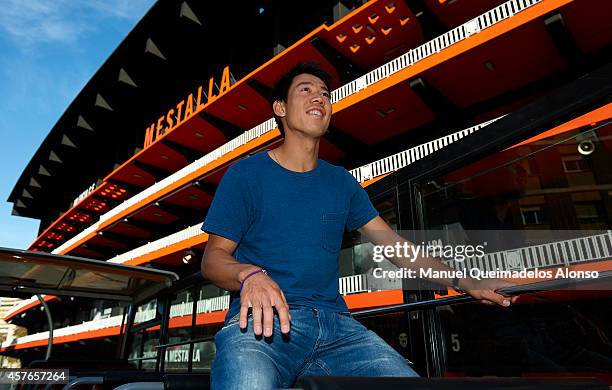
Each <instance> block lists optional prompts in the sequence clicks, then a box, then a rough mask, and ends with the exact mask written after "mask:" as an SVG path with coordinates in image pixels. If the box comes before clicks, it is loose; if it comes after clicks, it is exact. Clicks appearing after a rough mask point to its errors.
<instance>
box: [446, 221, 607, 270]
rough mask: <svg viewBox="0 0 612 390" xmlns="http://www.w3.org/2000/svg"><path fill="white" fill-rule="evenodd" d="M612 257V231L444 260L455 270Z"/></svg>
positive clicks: (557, 264) (558, 264)
mask: <svg viewBox="0 0 612 390" xmlns="http://www.w3.org/2000/svg"><path fill="white" fill-rule="evenodd" d="M610 258H612V231H611V230H608V231H607V232H605V233H600V234H595V235H591V236H585V237H577V238H571V239H567V240H561V241H554V242H549V243H545V244H538V245H531V246H525V247H521V248H516V249H509V250H502V251H497V252H491V253H485V254H484V256H482V257H476V256H472V257H467V258H466V259H465V261H463V262H458V261H455V260H444V261H443V262H444V263H445V264H446V265H448V266H449V267H452V268H454V269H462V270H463V269H471V268H478V269H480V270H483V271H496V270H502V271H510V270H519V269H535V268H546V267H563V266H569V265H574V264H578V263H584V262H588V261H597V260H607V259H610Z"/></svg>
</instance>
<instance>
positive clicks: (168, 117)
mask: <svg viewBox="0 0 612 390" xmlns="http://www.w3.org/2000/svg"><path fill="white" fill-rule="evenodd" d="M172 114H174V108H171V109H170V110H168V114H166V123H167V124H168V129H171V128H172V126H174V119H172Z"/></svg>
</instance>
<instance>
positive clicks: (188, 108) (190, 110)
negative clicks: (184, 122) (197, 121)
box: [185, 93, 193, 119]
mask: <svg viewBox="0 0 612 390" xmlns="http://www.w3.org/2000/svg"><path fill="white" fill-rule="evenodd" d="M191 115H193V94H192V93H190V94H189V96H187V105H186V106H185V119H187V118H189V117H190V116H191Z"/></svg>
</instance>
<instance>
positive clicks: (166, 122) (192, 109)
mask: <svg viewBox="0 0 612 390" xmlns="http://www.w3.org/2000/svg"><path fill="white" fill-rule="evenodd" d="M230 80H231V78H230V70H229V66H226V67H225V68H223V74H222V75H221V85H220V86H219V93H218V94H217V95H215V94H214V85H215V80H214V78H212V77H211V78H210V79H209V80H208V95H204V96H202V92H203V89H204V88H203V86H202V85H200V86H199V87H198V92H197V93H196V94H195V96H196V97H194V94H193V93H190V94H189V96H187V97H186V98H185V99H183V100H181V101H180V102H178V103H177V105H176V106H175V107H172V108H170V109H169V110H168V112H167V113H166V114H165V115H162V116H160V117H159V118H158V119H157V121H155V122H153V123H151V125H150V126H149V127H147V129H146V131H145V139H144V147H145V148H146V147H147V146H149V145H151V144H152V143H153V142H155V140H156V139H158V138H159V137H161V136H162V135H163V134H165V133H167V132H169V131H171V130H173V129H174V128H176V127H177V126H179V125H180V124H181V123H183V122H185V121H186V120H187V119H189V118H191V117H192V116H193V114H194V113H196V112H198V111H200V110H201V109H202V108H203V107H204V105H205V104H206V103H209V102H212V101H213V100H215V99H217V98H218V97H219V96H221V95H222V94H224V93H225V92H227V90H228V89H229V87H230V83H231V81H230Z"/></svg>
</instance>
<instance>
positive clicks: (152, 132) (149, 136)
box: [144, 124, 155, 148]
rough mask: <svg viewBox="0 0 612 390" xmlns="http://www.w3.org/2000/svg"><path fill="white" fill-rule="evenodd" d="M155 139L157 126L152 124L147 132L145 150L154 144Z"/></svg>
mask: <svg viewBox="0 0 612 390" xmlns="http://www.w3.org/2000/svg"><path fill="white" fill-rule="evenodd" d="M154 137H155V124H152V125H151V126H149V127H147V130H146V132H145V141H144V147H145V148H146V147H147V146H149V145H151V144H152V143H153V139H154Z"/></svg>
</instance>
